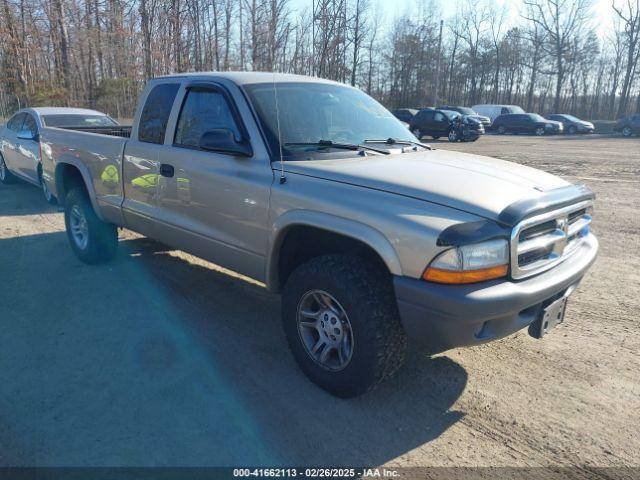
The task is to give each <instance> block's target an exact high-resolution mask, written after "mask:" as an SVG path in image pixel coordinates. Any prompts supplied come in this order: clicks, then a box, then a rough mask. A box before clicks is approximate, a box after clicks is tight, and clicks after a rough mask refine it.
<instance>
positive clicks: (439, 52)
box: [433, 20, 444, 107]
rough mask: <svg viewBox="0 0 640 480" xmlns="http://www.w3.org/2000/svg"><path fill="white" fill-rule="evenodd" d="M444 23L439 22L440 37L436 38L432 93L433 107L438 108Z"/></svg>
mask: <svg viewBox="0 0 640 480" xmlns="http://www.w3.org/2000/svg"><path fill="white" fill-rule="evenodd" d="M443 26H444V21H443V20H440V35H439V36H438V66H437V68H436V86H435V91H434V93H433V106H434V107H437V106H438V92H439V91H440V59H441V58H442V27H443Z"/></svg>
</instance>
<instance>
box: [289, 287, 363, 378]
mask: <svg viewBox="0 0 640 480" xmlns="http://www.w3.org/2000/svg"><path fill="white" fill-rule="evenodd" d="M297 323H298V334H299V336H300V340H301V341H302V344H303V346H304V349H305V351H306V352H307V355H309V357H310V358H311V359H312V360H313V361H314V362H316V363H317V364H318V365H320V366H321V367H322V368H324V369H326V370H330V371H339V370H343V369H344V368H346V367H347V365H349V362H350V361H351V357H352V356H353V345H354V342H353V330H352V328H351V322H350V321H349V317H348V316H347V313H346V312H345V310H344V308H342V306H341V305H340V303H339V302H338V301H337V300H336V299H335V298H334V297H333V296H331V295H330V294H329V293H327V292H325V291H323V290H310V291H308V292H307V293H305V294H304V295H303V296H302V298H301V299H300V302H299V303H298V311H297Z"/></svg>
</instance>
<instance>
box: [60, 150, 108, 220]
mask: <svg viewBox="0 0 640 480" xmlns="http://www.w3.org/2000/svg"><path fill="white" fill-rule="evenodd" d="M65 165H71V166H73V167H75V168H77V169H78V171H79V172H80V175H82V180H83V181H84V185H85V187H86V189H87V192H88V194H89V200H91V206H92V207H93V211H94V212H96V215H97V216H98V218H99V219H100V220H102V221H103V222H104V221H105V219H104V217H103V215H102V212H101V211H100V208H99V205H98V201H97V197H96V190H95V187H94V185H93V179H92V178H91V173H90V172H89V169H88V168H87V167H86V166H85V165H84V163H83V162H82V161H81V160H79V159H77V158H76V157H74V156H72V155H68V154H63V155H61V156H60V158H59V159H58V161H57V162H56V169H55V186H56V191H55V195H56V197H57V198H60V195H59V192H61V191H63V190H64V188H63V186H62V175H60V172H61V170H62V168H63V167H64V166H65ZM60 201H61V202H62V200H60Z"/></svg>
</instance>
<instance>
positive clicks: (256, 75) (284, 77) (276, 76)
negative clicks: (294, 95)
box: [156, 72, 344, 85]
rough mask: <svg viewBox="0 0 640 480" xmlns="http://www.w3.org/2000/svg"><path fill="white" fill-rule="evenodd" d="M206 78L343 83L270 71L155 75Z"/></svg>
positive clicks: (239, 81) (246, 82)
mask: <svg viewBox="0 0 640 480" xmlns="http://www.w3.org/2000/svg"><path fill="white" fill-rule="evenodd" d="M183 77H192V78H206V77H216V78H225V79H228V80H231V81H232V82H234V83H235V84H237V85H249V84H252V83H272V82H274V81H275V82H277V83H283V82H312V83H333V84H338V85H344V84H343V83H339V82H334V81H333V80H326V79H324V78H317V77H309V76H307V75H294V74H290V73H272V72H191V73H177V74H174V75H165V76H162V77H156V80H159V79H167V78H183Z"/></svg>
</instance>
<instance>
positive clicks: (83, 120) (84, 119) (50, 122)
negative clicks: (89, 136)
mask: <svg viewBox="0 0 640 480" xmlns="http://www.w3.org/2000/svg"><path fill="white" fill-rule="evenodd" d="M42 122H43V123H44V124H45V125H46V126H47V127H112V126H114V125H118V124H117V123H116V122H115V121H113V120H112V119H111V118H109V117H107V116H106V115H79V114H60V115H43V117H42Z"/></svg>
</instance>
